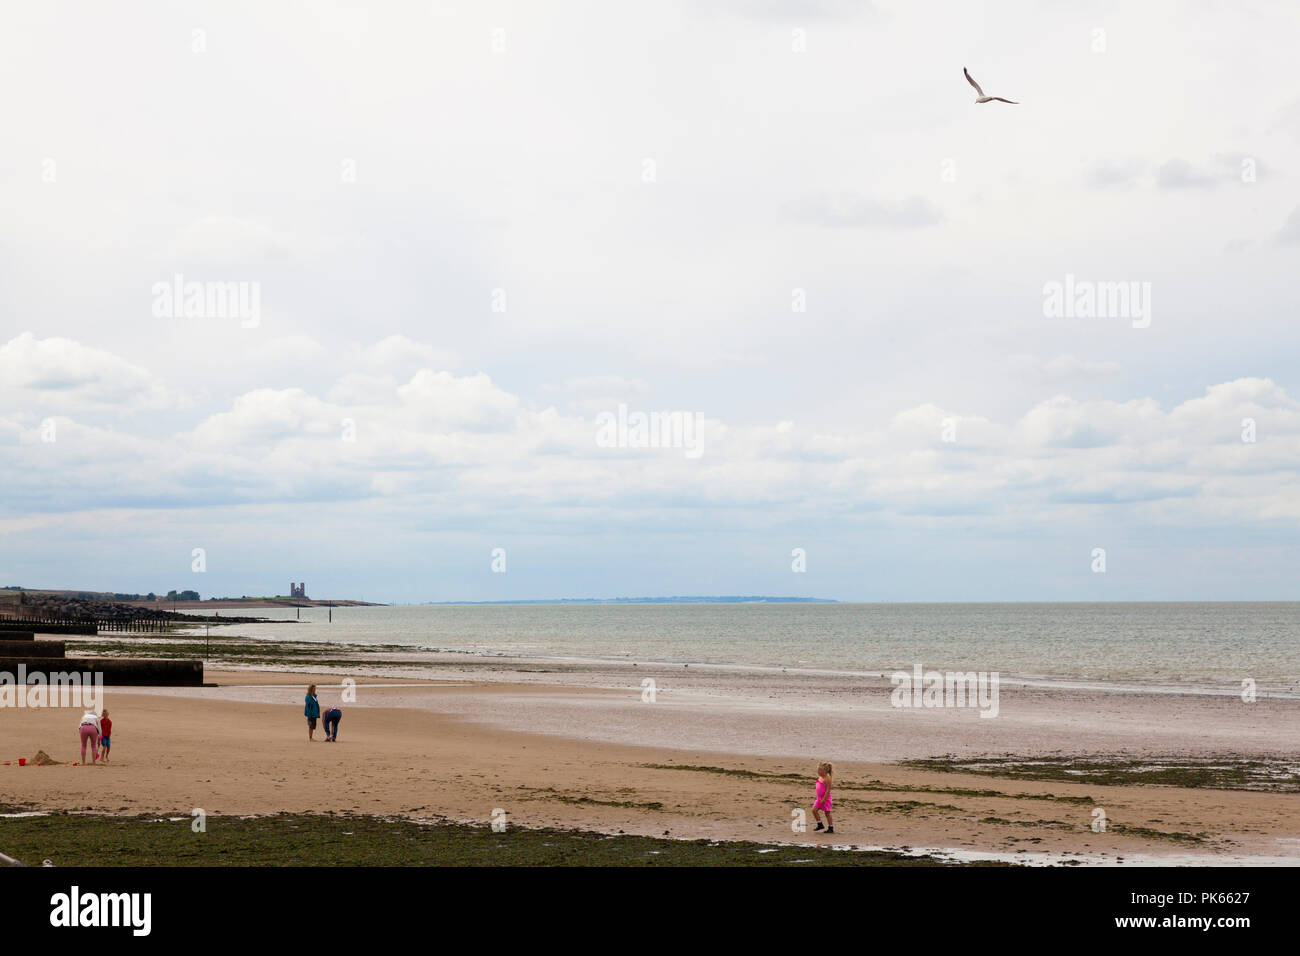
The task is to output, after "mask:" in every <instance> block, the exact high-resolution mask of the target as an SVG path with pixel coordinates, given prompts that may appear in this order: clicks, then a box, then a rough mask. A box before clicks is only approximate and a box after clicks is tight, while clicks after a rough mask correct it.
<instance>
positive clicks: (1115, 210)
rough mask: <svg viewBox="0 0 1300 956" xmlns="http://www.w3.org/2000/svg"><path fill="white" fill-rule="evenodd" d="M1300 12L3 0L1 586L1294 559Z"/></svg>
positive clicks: (921, 572)
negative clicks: (654, 437) (201, 299)
mask: <svg viewBox="0 0 1300 956" xmlns="http://www.w3.org/2000/svg"><path fill="white" fill-rule="evenodd" d="M1297 49H1300V7H1298V6H1297V5H1295V4H1294V3H1285V2H1284V3H1276V4H1274V3H1255V2H1240V3H1226V2H1225V3H1217V2H1179V3H1143V4H1141V5H1138V4H1120V3H1107V2H1094V3H1089V2H1065V0H1060V2H1037V3H1033V2H1008V3H998V4H987V5H984V4H979V3H971V2H952V3H937V2H934V3H931V2H916V3H902V2H898V3H894V2H888V0H881V2H878V3H868V2H849V0H791V2H779V0H753V2H745V0H694V2H687V0H683V2H677V3H674V2H653V3H650V2H646V3H637V4H634V3H630V2H587V3H562V2H548V3H525V2H516V3H505V2H490V0H489V2H472V3H471V2H463V3H452V2H445V3H444V2H384V3H379V2H376V3H373V4H362V3H327V2H314V3H232V2H222V3H215V2H214V3H161V2H160V3H156V4H146V3H133V4H124V5H122V4H114V5H96V4H84V3H68V2H58V0H55V2H47V3H40V4H22V5H13V4H11V5H9V6H8V7H7V8H6V10H5V12H4V18H3V29H0V84H2V86H3V89H4V90H5V93H4V121H3V133H2V134H0V137H2V142H3V149H0V206H2V208H3V216H0V488H2V489H3V491H2V492H0V584H5V585H19V584H20V585H25V586H29V587H69V588H72V587H75V588H86V589H95V590H117V591H148V590H155V591H166V590H168V589H169V588H178V589H181V588H193V589H195V590H198V591H199V592H200V593H201V594H202V595H203V596H204V597H207V596H211V595H227V594H231V595H240V594H267V593H285V592H286V591H287V588H288V583H289V581H290V580H294V581H299V580H306V581H307V583H308V593H309V594H311V595H312V596H313V597H340V598H348V597H353V598H364V599H368V600H374V601H410V602H419V601H425V600H457V599H464V600H491V599H498V598H545V597H565V596H569V597H602V596H618V595H659V594H696V595H699V594H773V595H811V596H819V597H833V598H841V599H854V600H921V601H924V600H940V601H942V600H1058V599H1059V600H1094V599H1095V600H1129V599H1137V600H1143V599H1153V600H1155V599H1201V598H1214V599H1270V598H1276V599H1291V598H1295V597H1297V581H1300V573H1298V572H1300V562H1298V559H1300V549H1298V548H1297V545H1296V533H1297V530H1300V479H1298V478H1297V466H1300V374H1298V373H1300V322H1297V316H1298V314H1300V308H1298V307H1300V292H1298V291H1297V281H1296V277H1297V275H1300V188H1297V187H1298V186H1300V84H1298V83H1297V82H1296V80H1295V75H1294V70H1295V51H1296V50H1297ZM963 67H967V68H969V70H970V71H971V73H972V74H973V75H974V76H975V77H976V79H977V80H979V82H980V83H981V84H982V85H983V87H984V89H985V91H986V92H987V93H989V94H992V95H995V96H1004V97H1007V98H1009V99H1012V100H1017V101H1019V103H1020V105H1015V106H1012V105H1007V104H1003V103H996V102H995V103H987V104H981V105H976V104H975V103H974V98H975V91H974V90H973V89H972V88H971V87H970V86H968V85H967V83H966V81H965V79H964V78H963V76H962V68H963ZM178 276H179V277H181V279H180V280H179V281H181V282H182V283H199V284H200V285H199V288H200V289H201V290H203V291H204V293H205V295H206V294H207V293H208V292H209V291H210V290H212V289H216V288H225V287H226V286H224V285H223V284H227V283H236V284H239V285H238V286H234V287H233V288H238V289H239V290H241V291H243V292H244V293H245V294H246V295H247V296H248V297H249V298H248V299H246V300H245V302H244V304H245V305H246V306H247V308H245V309H243V310H240V309H238V308H236V306H237V305H238V302H234V303H227V305H226V306H225V307H221V308H217V309H216V310H215V311H216V313H217V314H204V315H193V314H187V313H186V311H185V308H184V303H183V302H182V303H180V304H172V305H170V306H169V305H168V304H167V303H166V301H164V300H163V298H161V297H162V296H164V295H165V293H163V292H161V291H160V289H161V288H162V287H164V286H165V287H168V288H170V287H171V286H172V285H173V284H174V283H175V282H177V281H178V280H177V277H178ZM1067 277H1070V278H1067ZM1053 283H1056V284H1059V286H1060V288H1062V289H1065V288H1068V289H1070V290H1072V291H1071V293H1070V294H1071V296H1074V295H1076V294H1079V295H1090V294H1091V292H1092V291H1094V290H1097V289H1101V290H1104V289H1105V287H1104V286H1102V284H1103V283H1122V284H1124V285H1123V288H1124V289H1125V291H1131V292H1132V293H1133V294H1132V296H1131V297H1130V301H1129V302H1127V303H1123V304H1122V307H1117V302H1118V300H1117V299H1115V298H1114V297H1113V296H1112V298H1111V300H1110V302H1109V308H1108V307H1107V306H1105V305H1101V306H1098V307H1097V308H1095V309H1094V310H1093V311H1094V313H1097V312H1099V313H1103V314H1093V315H1091V316H1090V315H1088V314H1087V308H1086V305H1081V306H1080V308H1079V309H1077V310H1076V309H1071V310H1069V311H1068V312H1067V313H1065V314H1062V313H1060V312H1059V311H1058V312H1056V313H1055V314H1052V309H1051V308H1050V306H1049V304H1048V302H1049V299H1050V290H1051V288H1052V284H1053ZM1130 283H1131V284H1132V285H1130ZM1111 288H1112V291H1113V289H1115V288H1118V287H1117V286H1113V287H1111ZM1079 290H1083V291H1082V292H1080V291H1079ZM1071 301H1072V303H1073V302H1074V301H1075V300H1074V299H1073V298H1072V299H1071ZM1078 301H1079V302H1083V301H1084V300H1082V299H1080V300H1078ZM1099 301H1100V302H1102V303H1105V302H1106V301H1107V300H1106V296H1105V295H1104V294H1103V295H1102V296H1101V298H1100V300H1099ZM1107 313H1109V314H1107ZM620 404H622V405H625V406H626V407H627V411H628V413H629V414H631V413H635V412H637V411H644V412H651V411H670V412H678V413H682V414H684V415H690V416H692V419H691V420H692V421H694V420H695V419H694V416H696V415H698V416H699V420H700V422H701V430H700V433H699V446H698V447H699V453H698V454H697V455H691V454H687V453H685V452H686V450H684V449H683V448H681V447H648V448H634V447H617V446H616V447H608V445H609V442H607V441H606V442H601V441H598V440H597V439H598V420H599V416H601V414H602V413H611V414H615V415H616V414H617V413H618V410H619V406H620ZM1252 438H1253V440H1249V439H1252ZM661 444H662V443H661ZM196 548H202V549H203V557H204V559H205V562H206V570H204V571H202V572H201V573H199V572H196V571H194V570H192V565H193V563H194V557H193V555H194V549H196ZM495 548H502V549H504V550H505V567H506V570H505V572H504V573H496V572H494V571H493V570H492V552H493V549H495ZM1099 548H1100V549H1104V551H1105V556H1104V557H1105V572H1104V573H1098V572H1097V571H1095V570H1094V568H1096V567H1097V566H1098V565H1097V561H1098V558H1097V553H1096V550H1095V549H1099ZM795 549H803V554H804V556H805V557H804V560H805V561H806V571H803V572H796V571H795V570H793V569H792V565H794V564H795V563H796V560H797V559H796V558H795V557H793V556H792V552H794V550H795Z"/></svg>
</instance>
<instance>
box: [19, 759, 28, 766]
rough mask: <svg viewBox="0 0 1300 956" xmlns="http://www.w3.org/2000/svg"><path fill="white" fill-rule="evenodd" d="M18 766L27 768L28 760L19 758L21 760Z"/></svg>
mask: <svg viewBox="0 0 1300 956" xmlns="http://www.w3.org/2000/svg"><path fill="white" fill-rule="evenodd" d="M18 766H20V767H26V766H27V758H26V757H19V758H18Z"/></svg>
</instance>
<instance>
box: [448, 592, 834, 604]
mask: <svg viewBox="0 0 1300 956" xmlns="http://www.w3.org/2000/svg"><path fill="white" fill-rule="evenodd" d="M424 603H425V604H838V603H839V601H837V600H835V599H834V598H812V597H772V596H770V595H761V594H760V595H750V596H742V595H736V594H723V595H715V596H674V597H616V598H542V599H539V600H533V601H425V602H424Z"/></svg>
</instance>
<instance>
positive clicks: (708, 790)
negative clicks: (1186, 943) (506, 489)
mask: <svg viewBox="0 0 1300 956" xmlns="http://www.w3.org/2000/svg"><path fill="white" fill-rule="evenodd" d="M207 679H208V681H209V682H211V683H214V684H217V685H219V686H215V687H206V688H202V689H194V690H175V689H152V688H124V689H112V688H110V689H109V690H108V691H107V695H106V704H107V706H108V707H109V709H110V711H111V712H112V716H113V720H114V734H113V736H114V748H113V759H112V763H111V764H109V765H108V766H95V767H84V766H82V767H74V766H70V764H71V762H72V761H73V760H77V759H78V757H79V754H78V752H77V750H78V748H79V742H78V738H77V735H76V728H75V725H76V723H77V718H78V717H79V714H78V713H73V712H72V710H68V709H63V710H59V709H43V710H29V709H25V708H18V709H6V710H5V711H3V712H2V713H0V722H2V723H0V728H2V729H3V734H2V736H0V761H6V760H7V761H15V760H16V758H17V757H19V756H28V757H31V756H32V755H34V754H35V753H36V752H37V751H38V750H42V749H43V750H45V751H47V752H48V753H49V754H50V755H51V756H52V757H53V758H54V759H56V760H60V761H64V762H65V763H63V764H62V765H59V766H49V767H35V766H27V767H22V768H19V767H17V766H16V765H10V766H0V802H8V803H15V804H23V805H32V806H34V807H36V808H43V809H69V810H94V811H99V812H122V813H140V812H150V813H160V814H189V813H190V812H191V810H192V809H194V808H202V809H203V810H205V811H206V812H207V813H209V814H229V813H234V814H261V813H275V812H280V811H295V812H296V811H308V812H311V811H327V810H334V811H352V812H362V813H376V814H400V815H405V816H411V817H417V818H432V817H447V818H451V819H456V820H466V821H476V822H480V823H485V822H487V821H488V820H489V818H490V816H491V814H492V812H493V810H494V809H496V808H501V809H504V810H505V811H506V812H507V814H508V819H509V820H510V822H511V823H512V824H514V825H520V826H542V825H554V826H572V827H581V828H585V829H594V830H602V831H608V832H620V831H622V832H627V833H639V834H650V835H663V834H665V833H667V834H670V835H672V836H678V837H708V838H713V839H749V840H760V841H782V842H794V843H814V842H816V843H826V842H835V843H838V844H843V845H856V846H882V847H891V848H899V847H910V848H943V849H947V850H950V851H954V852H955V854H956V855H957V856H958V857H959V858H960V857H961V856H963V855H965V854H976V855H982V856H994V857H997V856H1000V855H1003V854H1005V855H1009V856H1010V857H1012V858H1016V859H1026V860H1035V861H1058V860H1061V859H1063V858H1078V859H1083V860H1087V861H1106V862H1113V861H1117V860H1121V859H1122V860H1123V861H1125V862H1129V863H1133V862H1144V861H1150V860H1152V859H1156V860H1162V861H1172V862H1204V863H1216V862H1217V863H1235V862H1247V861H1248V862H1260V863H1265V862H1290V863H1295V862H1300V794H1293V793H1287V794H1282V793H1258V792H1243V791H1226V790H1205V789H1183V788H1177V787H1157V786H1095V785H1091V784H1088V785H1080V784H1070V783H1060V782H1033V781H1022V780H1008V779H1001V778H993V777H988V776H976V775H972V774H955V773H943V772H936V771H919V770H913V769H907V768H902V767H899V766H896V765H893V764H891V763H887V762H885V761H889V760H896V759H900V758H903V757H911V756H933V755H937V754H943V753H953V752H956V753H983V754H991V753H1015V754H1031V753H1044V752H1050V751H1053V750H1056V751H1063V752H1068V753H1079V752H1083V751H1090V752H1099V751H1105V750H1107V749H1109V750H1111V751H1112V752H1119V751H1127V752H1134V753H1142V752H1146V753H1156V752H1159V753H1165V754H1169V753H1205V752H1223V751H1224V750H1227V749H1231V750H1232V751H1233V752H1240V753H1274V754H1276V753H1278V752H1284V751H1285V750H1286V743H1287V742H1289V741H1294V740H1295V739H1296V735H1295V731H1296V717H1297V714H1298V713H1300V707H1297V705H1296V703H1295V702H1294V701H1287V702H1268V701H1262V702H1260V703H1259V704H1256V705H1252V706H1253V707H1255V708H1259V709H1255V710H1247V709H1244V708H1243V707H1242V706H1240V704H1239V703H1238V704H1237V705H1236V706H1234V705H1233V702H1232V700H1231V699H1227V700H1225V699H1219V698H1194V697H1175V696H1171V695H1166V696H1165V697H1164V698H1152V697H1150V696H1148V695H1141V696H1138V695H1114V694H1107V695H1096V694H1091V696H1090V693H1091V692H1084V691H1078V692H1068V691H1066V692H1046V691H1041V690H1033V689H1028V690H1022V691H1019V692H1010V693H1009V692H1008V691H1007V690H1005V689H1004V692H1003V701H1002V713H1001V715H1000V716H999V717H998V718H997V719H995V720H982V719H980V718H979V717H978V716H977V714H976V712H974V711H953V710H946V711H912V712H903V711H894V710H891V709H890V708H889V707H888V706H887V704H886V705H885V706H883V707H882V706H880V703H879V700H878V699H877V698H878V697H879V696H880V695H878V694H873V695H869V696H868V697H867V699H865V700H863V701H860V702H855V703H854V704H846V703H845V702H844V700H843V698H841V697H835V696H833V695H832V696H830V697H828V698H827V700H826V702H825V703H824V706H820V707H819V706H817V704H816V702H815V701H813V702H811V703H809V702H807V701H805V706H802V707H794V706H791V705H789V704H788V703H784V702H780V701H767V702H764V701H762V700H760V699H758V697H756V696H750V697H736V696H725V695H723V696H719V695H717V694H714V693H706V692H703V691H694V692H693V691H692V690H690V689H688V688H681V689H676V690H674V689H672V688H671V687H669V688H667V689H661V690H660V691H659V693H658V694H657V697H656V701H655V702H654V703H648V702H644V701H643V700H642V697H641V689H640V687H639V686H638V685H637V684H635V683H633V684H631V685H630V686H628V687H626V688H605V689H601V688H593V687H574V686H563V685H558V686H557V685H553V684H549V685H548V684H540V683H530V684H519V683H504V682H500V681H497V682H479V681H475V682H466V681H446V682H434V681H420V682H410V681H404V680H401V679H395V680H383V679H378V678H364V679H360V680H359V684H360V686H358V688H357V690H356V695H357V699H356V701H355V702H349V703H346V704H344V705H343V707H344V718H343V721H342V725H341V728H340V741H339V743H337V744H333V743H325V742H323V741H322V739H321V738H322V737H323V732H322V731H321V730H320V729H318V730H317V733H316V738H317V739H316V741H315V742H312V743H309V742H308V741H307V739H306V738H307V733H306V723H305V721H304V720H303V718H302V717H301V709H302V695H303V688H304V686H305V684H306V683H307V682H308V680H309V679H311V680H315V682H316V683H318V684H320V685H321V701H322V703H323V704H330V703H334V702H336V701H338V699H339V693H340V691H339V690H338V686H339V677H338V675H333V676H330V675H326V674H317V675H315V676H314V677H309V676H308V675H303V674H298V673H294V674H285V673H279V674H277V673H268V672H255V671H225V672H218V671H209V673H208V675H207ZM413 684H414V686H413ZM670 684H671V682H670ZM1017 694H1019V695H1020V696H1017ZM1270 708H1271V710H1270ZM828 728H831V730H830V731H829V732H828ZM1279 744H1281V746H1278V745H1279ZM1227 745H1231V747H1228V746H1227ZM820 759H831V760H834V761H835V762H836V792H835V799H836V835H835V837H832V838H826V837H824V836H819V835H817V834H814V833H813V832H812V831H811V828H810V829H809V830H808V831H807V832H803V833H796V832H794V831H793V830H792V828H791V821H792V811H793V810H796V809H800V808H802V809H804V810H809V804H810V801H811V796H812V783H813V768H814V767H815V765H816V762H817V761H818V760H820ZM649 765H675V766H678V767H690V766H694V767H712V768H727V769H731V770H737V771H745V772H758V773H776V774H791V773H793V774H798V775H800V779H797V780H786V779H772V780H764V779H753V778H752V777H746V776H737V775H729V774H724V773H718V772H707V771H700V770H686V769H658V768H656V767H653V766H649ZM866 785H870V787H871V788H870V789H862V788H863V787H864V786H866ZM954 789H969V790H978V791H996V795H992V796H986V795H980V796H973V795H964V794H957V793H952V792H950V791H952V790H954ZM943 791H949V792H943ZM1049 794H1050V795H1052V798H1047V795H1049ZM1026 795H1032V796H1035V797H1037V798H1035V799H1026V798H1025V797H1026ZM1071 796H1073V797H1081V796H1088V797H1091V798H1092V800H1093V801H1095V804H1096V805H1097V806H1101V807H1102V808H1104V809H1105V812H1106V815H1107V818H1108V820H1109V821H1110V823H1111V829H1110V830H1109V831H1108V832H1103V833H1096V832H1093V831H1092V830H1091V828H1090V824H1091V822H1092V809H1093V804H1091V803H1075V802H1066V801H1063V800H1060V799H1056V798H1060V797H1071ZM808 815H809V818H811V812H810V810H809V814H808ZM1120 828H1126V829H1127V831H1128V832H1120ZM1143 830H1145V831H1158V832H1160V833H1164V834H1172V833H1181V834H1204V840H1203V841H1202V842H1200V843H1194V844H1189V843H1187V842H1185V841H1177V840H1173V839H1170V838H1168V837H1164V838H1162V837H1156V836H1152V835H1150V834H1149V833H1143V832H1140V831H1143ZM1135 831H1138V832H1135Z"/></svg>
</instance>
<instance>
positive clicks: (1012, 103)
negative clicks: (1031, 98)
mask: <svg viewBox="0 0 1300 956" xmlns="http://www.w3.org/2000/svg"><path fill="white" fill-rule="evenodd" d="M989 99H991V100H997V101H998V102H999V103H1010V104H1011V105H1012V106H1019V105H1020V104H1019V103H1017V102H1016V101H1015V100H1004V99H1003V98H1002V97H1000V96H990V97H989Z"/></svg>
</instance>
